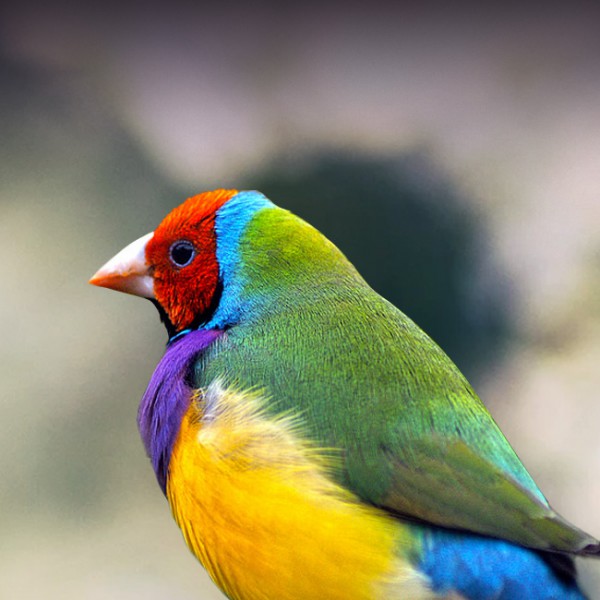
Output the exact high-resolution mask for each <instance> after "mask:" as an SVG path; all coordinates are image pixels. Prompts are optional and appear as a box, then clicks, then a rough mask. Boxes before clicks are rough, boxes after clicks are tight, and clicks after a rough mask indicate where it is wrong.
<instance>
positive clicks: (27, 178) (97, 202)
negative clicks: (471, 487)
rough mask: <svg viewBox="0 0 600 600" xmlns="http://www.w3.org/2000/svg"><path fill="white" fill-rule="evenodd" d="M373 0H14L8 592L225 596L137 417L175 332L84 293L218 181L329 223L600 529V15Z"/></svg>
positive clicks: (5, 424)
mask: <svg viewBox="0 0 600 600" xmlns="http://www.w3.org/2000/svg"><path fill="white" fill-rule="evenodd" d="M368 6H369V8H366V6H362V5H361V4H353V3H351V2H349V3H345V4H344V5H341V4H340V5H320V6H317V5H312V4H302V5H300V4H299V5H298V6H296V7H295V8H294V7H287V6H286V7H285V8H279V9H274V8H273V7H269V6H268V5H262V6H260V5H259V6H255V7H253V8H250V7H249V6H241V5H239V4H230V5H227V4H221V5H220V8H219V9H211V8H208V7H207V6H202V7H199V6H198V5H195V4H194V3H189V4H177V3H170V4H169V5H168V6H166V5H165V6H163V7H161V6H159V5H156V6H155V5H152V6H150V5H148V4H142V3H140V4H139V5H137V6H136V5H134V4H132V5H122V6H120V7H119V8H118V9H114V10H113V9H112V8H111V7H110V5H106V4H105V5H103V6H102V7H100V6H99V7H98V8H97V9H94V8H89V7H88V8H81V6H80V5H78V4H69V3H66V2H65V3H62V4H61V3H56V4H53V5H48V4H46V5H36V4H35V3H31V2H27V1H25V2H21V3H19V5H18V6H17V4H16V3H14V5H13V6H12V7H10V6H3V7H2V9H1V10H2V15H1V18H0V140H1V143H0V250H1V253H2V254H1V255H2V256H3V257H4V258H3V260H2V261H1V263H0V281H1V286H2V294H1V296H0V319H1V321H0V328H1V331H2V337H1V342H0V355H1V360H0V381H1V384H0V402H1V407H2V419H1V423H0V479H1V481H2V486H1V487H0V531H1V535H0V597H2V598H7V599H13V598H17V599H21V598H47V599H55V598H56V599H59V598H60V599H75V598H77V599H81V598H85V599H100V598H102V599H104V598H114V599H117V600H132V599H138V598H140V599H141V598H144V599H163V598H169V599H175V600H188V599H190V600H191V599H192V598H206V599H216V598H222V596H220V594H219V593H218V592H217V591H216V590H215V588H214V587H213V586H212V584H211V583H210V582H209V581H208V579H207V576H206V575H205V574H204V572H203V570H202V569H201V568H200V567H199V565H198V564H197V563H196V561H195V559H194V558H193V557H192V556H191V555H190V554H189V552H188V551H187V549H186V547H185V544H184V543H183V540H182V539H181V536H180V533H179V531H178V529H177V527H176V526H175V524H174V522H173V521H172V519H171V516H170V513H169V510H168V506H167V504H166V501H165V499H164V498H163V497H162V495H161V492H160V490H159V488H158V486H157V485H156V482H155V480H154V475H153V472H152V470H151V468H150V465H149V463H148V461H147V459H146V457H145V456H144V452H143V449H142V444H141V442H140V440H139V437H138V433H137V430H136V423H135V417H136V411H137V404H138V401H139V399H140V398H141V395H142V393H143V391H144V389H145V386H146V383H147V382H148V380H149V377H150V374H151V373H152V371H153V369H154V366H155V364H156V362H157V361H158V360H159V358H160V356H161V354H162V351H163V348H164V343H165V341H166V334H165V332H164V330H163V328H162V326H161V325H160V324H159V322H158V319H157V315H156V312H155V310H154V308H153V307H152V306H151V304H150V303H144V302H141V301H140V300H139V299H136V298H133V297H126V296H123V295H120V294H114V293H112V292H107V291H105V290H99V289H96V288H92V287H91V286H88V285H87V280H88V279H89V277H90V276H91V275H92V274H93V272H94V271H95V270H96V269H97V268H98V267H99V266H100V265H101V264H103V263H104V262H105V261H106V260H107V259H108V258H110V257H111V256H112V255H113V254H115V253H116V252H117V251H118V250H120V249H121V248H122V247H123V246H124V245H126V244H127V243H129V242H130V241H132V240H133V239H136V238H137V237H139V236H140V235H142V234H145V233H147V232H148V231H150V230H152V229H153V228H154V227H155V226H156V225H157V224H158V223H159V221H160V220H161V219H162V217H163V216H164V215H165V214H166V213H167V212H168V211H169V210H170V209H171V208H172V207H174V206H175V205H177V204H179V203H180V202H182V201H183V200H184V199H185V198H186V197H188V196H190V195H192V194H195V193H197V192H199V191H202V190H205V189H211V188H214V187H221V186H224V187H236V188H239V189H243V188H258V189H260V190H261V191H263V192H265V193H266V194H267V195H268V196H270V197H271V199H272V200H273V201H275V202H276V203H277V204H279V205H281V206H283V207H286V208H289V209H291V210H293V211H294V212H296V213H298V214H300V215H301V216H303V217H304V218H306V219H307V220H309V221H310V222H312V223H313V224H314V225H316V226H317V227H318V228H320V229H321V230H322V231H323V232H324V233H326V234H327V235H328V236H329V237H330V238H331V239H333V241H334V242H336V243H337V244H338V245H339V246H340V247H341V249H342V250H343V251H344V252H345V253H346V254H347V255H348V256H349V258H350V259H351V260H352V261H353V262H354V263H355V264H356V265H357V267H358V268H359V270H360V271H361V272H362V274H363V275H364V276H365V278H366V279H367V281H369V282H370V283H371V285H372V286H373V287H374V288H375V289H377V290H378V291H379V292H380V293H382V294H383V295H384V296H386V297H387V298H389V299H390V300H392V301H393V302H394V303H395V304H397V305H398V306H399V307H400V308H402V309H403V310H404V311H405V312H406V313H408V314H409V315H410V316H411V317H413V319H415V320H416V321H417V322H418V323H419V324H420V325H421V326H422V327H423V328H424V329H425V330H426V331H427V332H428V333H430V335H431V336H432V337H433V338H434V339H436V340H437V341H438V342H439V343H440V344H441V345H442V347H443V348H444V349H445V350H446V351H447V352H448V353H449V354H450V355H451V357H452V358H453V359H454V360H455V361H456V362H457V363H458V365H459V366H460V367H461V369H462V370H463V371H464V372H465V373H466V374H467V375H468V376H469V378H470V379H471V381H472V382H473V384H474V386H475V388H476V389H477V391H478V392H479V394H480V395H481V397H482V398H483V400H484V402H485V403H486V404H487V405H488V407H489V408H490V410H491V411H492V413H493V415H494V416H495V418H496V420H497V421H498V422H499V424H500V426H501V427H502V429H503V430H504V432H505V433H506V435H507V437H508V438H509V440H510V441H511V443H512V444H513V446H514V447H515V449H516V450H517V453H518V454H519V455H520V457H521V458H522V460H523V462H524V463H525V465H526V466H527V467H528V469H529V471H530V472H531V473H532V475H533V476H534V478H535V479H536V481H537V482H538V484H539V485H540V487H541V489H542V490H543V491H544V493H545V494H546V495H547V497H548V498H549V500H550V502H551V503H552V505H553V506H554V507H555V508H556V509H557V510H558V511H559V512H561V513H562V514H563V515H564V516H565V517H567V518H568V519H569V520H571V521H573V522H574V523H576V524H577V525H579V526H580V527H582V528H583V529H586V530H588V531H589V532H591V533H593V534H595V535H596V536H599V535H600V511H599V510H598V508H599V504H600V502H599V500H600V479H599V477H598V473H600V438H599V436H598V424H599V423H600V403H599V402H598V390H599V389H600V368H599V366H598V365H599V364H600V303H599V302H598V299H599V297H600V198H599V194H600V191H599V190H600V110H599V107H600V66H599V65H600V60H599V59H600V36H598V28H597V24H598V19H597V18H595V17H597V16H598V15H596V14H595V13H594V12H593V9H591V8H590V7H591V6H592V5H591V4H590V5H589V6H588V7H581V8H579V7H578V6H577V5H574V4H568V6H567V5H566V4H565V5H564V6H563V7H562V8H561V7H556V6H554V5H553V8H549V6H546V8H544V9H543V10H540V9H539V8H538V9H536V8H533V7H532V8H531V9H528V8H526V7H525V6H523V5H521V6H520V7H517V6H515V7H514V8H510V7H507V6H503V7H502V8H500V7H498V8H497V9H494V8H491V7H489V6H485V5H484V6H483V8H482V7H481V6H480V7H479V9H475V8H472V7H467V6H466V5H465V6H464V7H463V8H460V7H458V6H455V7H454V8H453V10H452V12H450V11H443V12H436V11H435V10H433V9H428V8H420V9H419V8H416V7H407V6H400V5H395V6H396V7H395V8H391V7H390V6H388V5H383V4H377V3H369V5H368ZM580 570H581V578H582V581H583V582H584V583H585V586H586V588H587V590H588V592H589V594H590V597H592V598H596V599H598V598H600V562H593V561H581V563H580Z"/></svg>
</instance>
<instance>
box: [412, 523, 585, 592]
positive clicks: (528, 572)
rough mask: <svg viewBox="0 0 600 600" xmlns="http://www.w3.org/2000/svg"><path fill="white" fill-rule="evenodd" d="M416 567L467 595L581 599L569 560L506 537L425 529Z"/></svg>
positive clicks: (443, 587)
mask: <svg viewBox="0 0 600 600" xmlns="http://www.w3.org/2000/svg"><path fill="white" fill-rule="evenodd" d="M422 548H423V553H422V556H421V561H420V564H419V568H420V570H421V571H423V572H424V573H425V574H426V575H428V576H429V578H430V580H431V583H432V587H433V589H434V591H435V592H437V593H440V594H441V593H450V592H456V593H459V594H461V595H462V596H463V597H464V598H466V599H468V600H519V599H523V600H525V599H533V598H535V599H536V600H585V596H584V595H583V593H582V592H581V590H580V589H579V587H578V585H577V582H576V579H575V569H574V566H573V563H572V560H571V559H570V558H568V557H564V558H561V559H560V560H559V561H558V563H556V562H555V561H553V560H552V558H551V556H552V555H549V554H545V553H542V552H538V551H535V550H531V549H528V548H523V547H521V546H517V545H515V544H512V543H510V542H507V541H504V540H496V539H492V538H485V537H480V536H475V535H471V534H467V533H460V532H453V531H447V530H443V529H428V530H426V531H425V533H424V534H423V546H422Z"/></svg>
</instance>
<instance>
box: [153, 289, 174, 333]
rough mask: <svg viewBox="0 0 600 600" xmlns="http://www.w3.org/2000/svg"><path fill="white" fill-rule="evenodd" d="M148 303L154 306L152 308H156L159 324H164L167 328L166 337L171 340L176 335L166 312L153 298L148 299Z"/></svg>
mask: <svg viewBox="0 0 600 600" xmlns="http://www.w3.org/2000/svg"><path fill="white" fill-rule="evenodd" d="M150 302H152V304H154V306H155V307H156V310H157V311H158V316H159V317H160V320H161V322H162V323H164V325H165V327H166V328H167V335H168V336H169V339H171V338H172V337H173V336H174V335H175V334H176V333H177V330H176V329H175V325H173V323H171V319H169V316H168V315H167V312H166V311H165V309H164V308H163V307H162V306H161V305H160V304H159V303H158V301H157V300H155V299H154V298H150Z"/></svg>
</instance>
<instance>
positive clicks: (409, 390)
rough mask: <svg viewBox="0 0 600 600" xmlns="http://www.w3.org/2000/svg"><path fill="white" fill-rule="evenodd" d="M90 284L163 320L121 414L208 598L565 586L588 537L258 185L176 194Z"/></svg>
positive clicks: (551, 594)
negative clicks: (217, 592) (147, 365)
mask: <svg viewBox="0 0 600 600" xmlns="http://www.w3.org/2000/svg"><path fill="white" fill-rule="evenodd" d="M90 283H92V284H94V285H97V286H101V287H105V288H109V289H113V290H117V291H121V292H125V293H129V294H133V295H136V296H140V297H143V298H147V299H149V300H150V301H151V302H152V303H153V304H154V305H155V306H156V308H157V309H158V312H159V314H160V317H161V320H162V321H163V323H164V325H165V326H166V329H167V334H168V342H167V345H166V350H165V352H164V355H163V356H162V358H161V359H160V361H159V363H158V365H157V367H156V370H155V371H154V373H153V374H152V376H151V379H150V382H149V384H148V387H147V389H146V391H145V393H144V395H143V397H142V400H141V403H140V406H139V411H138V427H139V431H140V435H141V438H142V440H143V443H144V445H145V448H146V451H147V454H148V456H149V459H150V462H151V464H152V467H153V469H154V472H155V474H156V478H157V481H158V484H159V486H160V488H161V490H162V492H163V493H164V495H165V496H166V498H167V500H168V503H169V505H170V508H171V511H172V514H173V517H174V519H175V521H176V522H177V524H178V526H179V527H180V529H181V531H182V533H183V537H184V539H185V541H186V543H187V545H188V547H189V549H190V550H191V552H192V553H193V554H194V555H195V556H196V557H197V558H198V559H199V561H200V562H201V564H202V565H203V566H204V568H205V569H206V570H207V571H208V573H209V575H210V576H211V578H212V579H213V581H214V582H215V583H216V585H217V586H218V587H219V588H220V589H221V590H222V591H223V593H224V594H225V595H226V596H227V597H228V598H230V599H232V600H276V599H277V600H312V599H319V600H337V599H340V600H342V599H344V600H384V599H385V600H395V599H400V598H403V599H415V600H419V599H438V598H447V599H454V600H455V599H470V600H492V599H494V600H499V599H502V600H512V599H520V598H523V599H525V598H527V599H529V598H534V599H547V600H550V599H581V598H585V594H584V592H583V591H582V590H581V589H580V587H579V584H578V582H577V574H576V569H575V565H574V557H575V556H589V557H598V556H600V543H599V542H598V540H597V539H595V538H594V537H593V536H591V535H588V534H587V533H585V532H583V531H582V530H580V529H579V528H577V527H576V526H574V525H572V524H570V523H569V522H568V521H567V520H565V519H564V518H563V517H561V516H560V515H559V514H557V513H556V512H555V511H554V510H553V509H552V508H551V506H550V505H549V503H548V501H547V500H546V498H545V497H544V495H543V494H542V492H541V491H540V489H539V488H538V486H537V485H536V484H535V482H534V481H533V479H532V477H531V476H530V475H529V473H528V472H527V470H526V469H525V467H524V466H523V464H522V463H521V461H520V459H519V458H518V457H517V455H516V453H515V451H514V450H513V449H512V447H511V446H510V444H509V442H508V441H507V440H506V438H505V437H504V435H503V434H502V432H501V431H500V429H499V427H498V426H497V425H496V423H495V422H494V420H493V418H492V416H491V415H490V413H489V412H488V410H487V409H486V408H485V406H484V404H483V403H482V401H481V400H480V399H479V397H478V396H477V395H476V393H475V392H474V390H473V388H472V387H471V385H470V384H469V383H468V381H467V380H466V378H465V377H464V376H463V375H462V373H461V372H460V371H459V369H458V368H457V367H456V366H455V365H454V363H453V362H452V361H451V359H450V358H449V357H448V356H447V355H446V354H445V353H444V352H443V350H442V349H441V348H440V347H439V346H438V345H437V344H436V343H435V342H434V341H433V340H432V339H431V338H430V337H429V336H428V335H427V334H426V333H424V332H423V330H421V329H420V328H419V327H418V326H417V325H416V324H415V323H414V322H413V321H412V320H411V319H410V318H409V317H408V316H406V315H405V314H404V313H403V312H401V311H400V310H399V309H398V308H396V307H395V306H394V305H392V304H391V303H389V302H388V301H387V300H385V299H384V298H383V297H381V296H380V295H379V294H378V293H376V292H375V291H374V290H373V289H372V288H371V287H370V286H369V285H368V284H367V283H366V281H365V280H364V279H363V278H362V277H361V275H360V274H359V273H358V272H357V270H356V269H355V268H354V266H353V265H352V264H351V263H350V262H349V261H348V259H347V258H346V257H345V256H344V254H343V253H342V252H341V251H340V250H339V249H338V248H337V247H336V246H335V245H334V244H333V243H332V242H330V241H329V240H328V239H327V238H326V237H325V236H324V235H322V234H321V233H320V232H319V231H317V230H316V229H315V228H313V227H312V226H311V225H309V224H308V223H306V222H305V221H303V220H302V219H301V218H299V217H297V216H296V215H294V214H292V213H291V212H289V211H288V210H285V209H284V208H281V207H279V206H277V205H275V204H274V203H273V202H272V201H271V200H270V199H268V198H267V197H266V196H265V195H263V194H262V193H260V192H258V191H251V190H250V191H238V190H234V189H217V190H213V191H208V192H203V193H200V194H197V195H195V196H192V197H190V198H188V199H187V200H185V201H184V202H183V203H182V204H180V205H179V206H177V207H176V208H174V209H173V210H172V211H171V212H170V213H169V214H168V215H167V216H166V217H165V218H164V219H163V221H162V222H161V223H160V224H159V225H158V227H157V228H156V229H155V230H154V231H153V232H151V233H149V234H146V235H144V236H142V237H141V238H139V239H138V240H136V241H134V242H133V243H131V244H130V245H128V246H127V247H125V248H124V249H123V250H122V251H120V252H119V253H118V254H116V255H115V256H114V257H113V258H112V259H111V260H109V261H108V262H107V263H106V264H105V265H104V266H103V267H101V268H100V269H99V270H98V271H97V272H96V274H95V275H94V276H93V277H92V279H91V280H90Z"/></svg>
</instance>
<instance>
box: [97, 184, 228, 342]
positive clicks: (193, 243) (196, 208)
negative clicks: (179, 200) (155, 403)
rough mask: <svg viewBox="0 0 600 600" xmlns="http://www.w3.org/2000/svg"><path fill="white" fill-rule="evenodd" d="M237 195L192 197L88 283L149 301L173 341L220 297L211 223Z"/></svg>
mask: <svg viewBox="0 0 600 600" xmlns="http://www.w3.org/2000/svg"><path fill="white" fill-rule="evenodd" d="M237 193H238V192H237V190H216V191H213V192H205V193H203V194H199V195H197V196H193V197H192V198H189V199H188V200H186V201H185V202H184V203H183V204H181V205H180V206H178V207H177V208H175V209H174V210H172V211H171V212H170V213H169V214H168V215H167V216H166V217H165V219H163V221H162V222H161V223H160V225H159V226H158V227H157V228H156V230H155V231H154V232H152V233H149V234H147V235H144V236H143V237H141V238H139V239H138V240H136V241H135V242H133V243H131V244H129V245H128V246H127V247H125V248H124V249H123V250H121V252H119V253H118V254H117V255H116V256H114V257H113V258H112V259H111V260H109V261H108V262H107V263H106V264H105V265H104V266H103V267H102V268H101V269H99V270H98V272H97V273H96V274H95V275H94V276H93V277H92V278H91V279H90V283H92V284H94V285H98V286H101V287H106V288H110V289H113V290H117V291H120V292H125V293H128V294H134V295H136V296H142V297H144V298H149V299H150V300H152V301H153V302H154V303H155V304H156V306H157V307H158V309H159V312H160V313H161V316H162V318H163V320H164V321H165V324H166V326H167V329H168V331H169V335H170V336H173V335H175V334H177V333H179V332H181V331H183V330H185V329H188V328H191V327H194V326H197V325H198V324H200V323H202V322H203V321H206V320H207V319H208V317H209V316H210V314H211V313H212V312H213V311H214V309H215V307H216V305H217V303H218V300H219V295H220V286H221V282H220V275H219V263H218V260H217V240H216V237H217V236H216V231H215V221H216V216H217V213H218V211H219V209H220V208H221V207H222V206H223V205H224V204H225V203H227V202H228V201H229V200H230V199H231V198H232V197H234V196H235V195H236V194H237Z"/></svg>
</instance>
